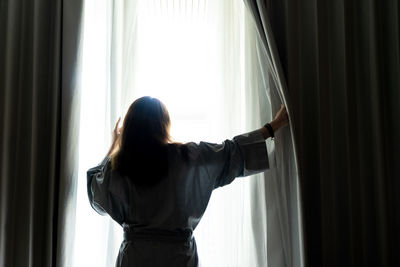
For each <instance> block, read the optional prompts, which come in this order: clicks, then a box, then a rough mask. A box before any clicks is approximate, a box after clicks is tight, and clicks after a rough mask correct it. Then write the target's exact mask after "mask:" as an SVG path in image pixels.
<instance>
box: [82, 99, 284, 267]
mask: <svg viewBox="0 0 400 267" xmlns="http://www.w3.org/2000/svg"><path fill="white" fill-rule="evenodd" d="M119 121H120V120H118V122H117V124H116V125H115V129H114V131H113V137H112V138H113V140H112V145H111V148H110V150H109V152H108V154H107V156H106V157H105V159H104V160H103V161H102V162H101V164H99V165H98V166H96V167H94V168H92V169H90V170H89V171H88V172H87V179H88V180H87V190H88V196H89V201H90V204H91V206H92V207H93V208H94V209H95V210H96V211H97V212H98V213H99V214H101V215H105V214H108V215H110V216H111V217H112V218H113V219H114V220H115V221H116V222H118V223H119V224H120V225H121V226H122V227H123V230H124V240H123V242H122V244H121V247H120V250H119V255H118V258H117V262H116V266H118V267H120V266H123V267H126V266H136V267H140V266H151V267H156V266H163V267H166V266H185V267H186V266H198V265H199V260H198V256H197V249H196V241H195V239H194V237H193V235H192V233H193V230H194V229H195V228H196V226H197V224H198V223H199V221H200V219H201V217H202V215H203V213H204V211H205V209H206V207H207V204H208V201H209V199H210V196H211V193H212V191H213V190H214V189H215V188H217V187H220V186H224V185H227V184H229V183H231V182H232V181H233V180H234V179H235V178H236V177H239V176H248V175H251V174H255V173H258V172H262V171H264V170H265V169H267V168H268V167H269V165H268V154H267V150H266V145H265V139H267V138H268V137H273V136H274V132H276V131H278V130H279V129H280V128H282V127H284V126H285V125H287V123H288V116H287V113H286V108H285V107H284V106H283V105H282V107H281V109H280V110H279V111H278V113H277V114H276V116H275V118H274V120H273V121H271V122H270V123H269V124H268V123H267V124H266V125H265V126H264V127H262V128H260V129H258V130H256V131H253V132H250V133H246V134H242V135H239V136H236V137H234V138H233V139H232V140H226V141H224V142H223V143H221V144H211V143H206V142H200V143H198V144H197V143H186V144H179V143H172V142H171V141H170V136H169V128H170V119H169V114H168V111H167V109H166V107H165V106H164V104H163V103H161V102H160V101H159V100H158V99H156V98H151V97H142V98H139V99H137V100H136V101H135V102H133V104H132V105H131V106H130V108H129V110H128V112H127V114H126V116H125V119H124V122H123V125H122V127H121V128H118V124H119Z"/></svg>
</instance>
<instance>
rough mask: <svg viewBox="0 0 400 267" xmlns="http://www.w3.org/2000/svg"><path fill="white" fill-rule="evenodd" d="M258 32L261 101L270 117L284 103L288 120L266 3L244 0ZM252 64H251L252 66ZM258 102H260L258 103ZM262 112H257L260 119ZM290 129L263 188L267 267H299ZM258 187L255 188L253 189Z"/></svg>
mask: <svg viewBox="0 0 400 267" xmlns="http://www.w3.org/2000/svg"><path fill="white" fill-rule="evenodd" d="M244 3H245V4H246V6H247V8H248V10H249V12H250V14H251V15H252V17H253V19H254V25H255V27H256V29H257V32H258V39H257V40H256V42H257V54H258V62H257V63H258V64H259V67H258V68H259V71H260V72H261V73H260V79H261V82H262V83H263V86H261V87H262V90H263V92H262V93H260V97H261V98H265V99H268V101H269V103H270V104H269V105H270V108H271V109H272V111H273V112H272V113H273V114H274V113H275V111H277V110H279V108H280V105H281V103H285V105H286V107H287V110H288V113H289V115H290V117H292V112H291V104H290V98H289V97H288V89H287V87H286V79H285V76H284V73H283V71H282V67H281V65H280V59H279V54H278V52H277V50H276V45H275V40H274V36H273V34H272V31H271V26H270V22H269V20H270V18H269V15H268V10H267V5H268V2H267V1H258V0H244ZM253 64H254V63H253ZM260 102H263V101H262V100H261V99H260ZM263 112H265V111H264V110H261V111H260V113H261V114H260V115H261V116H262V113H263ZM294 133H295V128H294V125H293V124H292V123H291V124H290V128H289V127H288V128H285V129H282V130H281V131H280V132H278V133H277V138H276V139H275V142H274V145H275V148H274V150H275V152H274V154H273V161H274V164H272V166H274V168H271V170H269V171H267V172H266V174H265V181H264V188H265V196H266V199H265V201H266V217H267V222H266V224H267V232H266V238H267V247H266V251H265V253H267V262H268V264H269V265H271V266H302V265H303V245H302V242H303V241H302V218H301V206H300V201H301V196H300V191H299V188H298V186H299V185H298V170H297V163H296V160H297V159H296V146H295V139H294V138H293V136H294ZM256 187H258V186H256Z"/></svg>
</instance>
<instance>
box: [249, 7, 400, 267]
mask: <svg viewBox="0 0 400 267" xmlns="http://www.w3.org/2000/svg"><path fill="white" fill-rule="evenodd" d="M251 2H253V4H254V6H255V7H256V10H258V11H260V10H261V11H262V10H264V9H267V10H268V14H267V15H266V16H264V17H262V18H261V20H268V19H269V20H270V22H271V26H272V32H273V36H274V38H275V41H276V44H277V49H278V52H279V58H280V60H281V63H282V66H283V70H284V76H285V77H286V81H287V84H288V89H287V92H286V97H287V98H288V100H289V105H290V110H291V123H292V126H293V129H294V138H295V143H296V144H297V146H296V148H297V155H298V159H297V160H298V167H299V173H300V189H301V195H302V210H303V223H304V227H303V228H304V242H305V243H304V245H305V263H306V265H308V266H400V260H399V248H400V246H399V244H398V242H399V240H400V234H399V233H400V231H399V229H398V228H399V225H400V208H399V207H400V194H399V190H400V161H399V158H400V127H399V125H400V124H399V123H400V42H399V36H400V32H399V26H400V25H399V9H400V7H399V5H400V4H399V2H398V1H397V0H388V1H380V0H358V1H356V0H353V1H347V0H340V1H337V0H332V1H317V0H291V1H289V0H280V1H251ZM260 3H261V4H260ZM267 4H268V6H267ZM259 14H262V12H259ZM261 30H263V29H261ZM263 34H264V33H263ZM284 93H285V92H284Z"/></svg>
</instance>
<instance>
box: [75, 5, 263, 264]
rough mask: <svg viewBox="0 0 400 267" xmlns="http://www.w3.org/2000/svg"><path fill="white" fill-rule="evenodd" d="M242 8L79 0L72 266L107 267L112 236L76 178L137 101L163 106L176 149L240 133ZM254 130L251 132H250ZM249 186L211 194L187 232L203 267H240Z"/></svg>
mask: <svg viewBox="0 0 400 267" xmlns="http://www.w3.org/2000/svg"><path fill="white" fill-rule="evenodd" d="M246 18H247V17H246V15H245V8H244V5H243V1H242V0H221V1H207V0H197V1H196V0H194V1H183V0H180V1H179V0H165V1H154V0H137V1H133V0H132V1H117V0H114V1H111V0H109V1H108V0H86V1H85V14H84V41H83V62H82V64H83V72H82V88H83V89H82V107H81V124H80V159H79V166H80V167H79V173H80V178H79V182H78V183H79V184H78V199H77V215H76V216H77V219H76V233H75V252H74V260H73V262H74V266H114V264H115V259H116V256H117V253H118V249H119V245H120V242H121V241H122V229H121V227H120V226H119V225H117V224H116V223H114V222H113V221H112V220H110V219H109V218H108V217H101V216H99V215H97V214H96V213H95V211H94V210H92V208H91V207H90V205H89V203H88V200H87V195H86V178H85V177H86V171H87V169H89V168H90V167H93V166H95V165H96V164H97V163H98V162H100V161H101V159H102V157H104V155H105V154H106V152H107V150H108V146H109V141H110V139H111V129H112V127H113V126H114V125H113V124H114V123H115V121H116V120H117V118H118V116H123V115H124V113H125V112H126V110H127V108H128V106H129V105H130V103H131V102H132V101H133V100H134V99H136V98H137V97H140V96H143V95H150V96H153V97H157V98H159V99H160V100H161V101H163V102H164V103H165V104H166V106H167V108H168V110H169V112H170V115H171V120H172V129H171V130H172V131H171V135H172V137H173V138H174V140H176V141H180V142H185V141H200V140H204V141H209V142H221V141H223V140H224V139H227V138H232V137H233V136H234V135H236V134H239V133H242V132H244V131H246V130H248V129H246V124H245V119H246V106H245V104H246V95H247V93H246V91H245V71H244V65H245V62H244V60H245V56H246V55H245V44H246V42H245V36H246V35H245V34H247V35H248V34H249V33H248V32H246V33H245V20H246ZM260 125H261V124H260ZM249 205H250V197H249V180H248V179H236V180H235V181H234V182H233V183H232V184H231V185H229V186H227V187H224V188H220V189H217V190H215V191H214V193H213V195H212V198H211V200H210V203H209V206H208V208H207V211H206V213H205V215H204V217H203V219H202V221H201V222H200V224H199V226H198V228H197V229H196V230H195V237H196V240H197V245H198V251H199V257H200V261H201V263H202V265H203V266H249V265H248V264H247V262H248V259H249V258H251V257H252V254H251V245H249V244H251V243H252V242H251V239H252V238H254V237H253V234H252V231H251V221H250V220H249V218H250V210H249V208H248V207H249Z"/></svg>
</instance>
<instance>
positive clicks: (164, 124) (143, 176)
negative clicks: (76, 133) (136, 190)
mask: <svg viewBox="0 0 400 267" xmlns="http://www.w3.org/2000/svg"><path fill="white" fill-rule="evenodd" d="M170 124H171V122H170V118H169V114H168V110H167V108H166V107H165V105H164V104H163V103H162V102H161V101H160V100H158V99H156V98H152V97H149V96H145V97H141V98H138V99H137V100H135V101H134V102H133V103H132V104H131V106H130V107H129V109H128V112H127V114H126V116H125V119H124V123H123V125H122V129H121V135H120V136H119V140H118V147H117V149H116V150H115V152H114V153H113V154H112V155H111V165H112V169H113V170H116V171H118V172H119V173H120V174H122V175H127V176H129V177H130V178H131V179H132V181H133V182H134V183H135V184H138V185H152V184H155V183H157V182H158V181H159V180H160V179H161V178H162V177H163V176H165V174H166V172H167V170H168V160H167V146H168V142H169V141H170V135H169V128H170Z"/></svg>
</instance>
